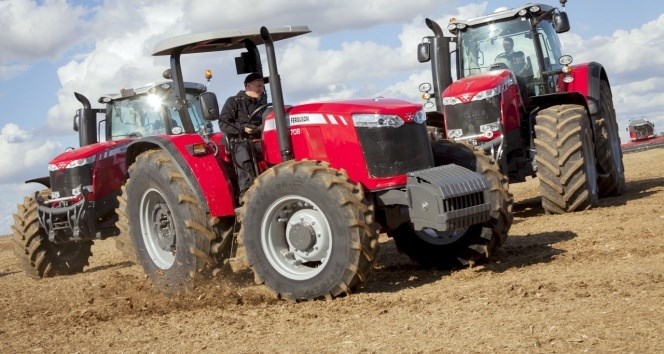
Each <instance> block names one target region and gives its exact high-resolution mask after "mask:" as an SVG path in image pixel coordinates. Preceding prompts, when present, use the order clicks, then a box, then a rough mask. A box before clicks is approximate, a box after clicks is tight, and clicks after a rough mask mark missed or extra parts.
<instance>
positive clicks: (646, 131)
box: [627, 119, 657, 141]
mask: <svg viewBox="0 0 664 354" xmlns="http://www.w3.org/2000/svg"><path fill="white" fill-rule="evenodd" d="M627 131H628V132H629V140H630V141H642V140H646V139H653V138H655V137H657V136H656V135H655V123H652V122H649V121H647V120H645V119H633V120H630V121H629V126H628V127H627Z"/></svg>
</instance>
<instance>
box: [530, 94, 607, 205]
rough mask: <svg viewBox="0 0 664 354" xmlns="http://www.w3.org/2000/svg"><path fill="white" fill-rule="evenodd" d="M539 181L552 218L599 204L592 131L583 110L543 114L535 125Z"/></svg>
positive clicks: (562, 108) (564, 108) (574, 107)
mask: <svg viewBox="0 0 664 354" xmlns="http://www.w3.org/2000/svg"><path fill="white" fill-rule="evenodd" d="M535 136H536V138H535V148H536V149H537V156H536V161H537V177H538V178H539V181H540V194H541V195H542V207H543V208H544V210H545V211H546V212H547V213H548V214H563V213H567V212H573V211H578V210H584V209H588V208H591V207H593V206H595V205H596V204H597V201H598V190H599V188H598V185H597V170H596V161H595V148H594V144H593V137H592V129H591V127H590V120H589V119H588V114H587V112H586V109H585V108H584V107H583V106H579V105H569V104H568V105H559V106H553V107H549V108H546V109H543V110H541V111H540V112H539V113H538V114H537V120H536V124H535Z"/></svg>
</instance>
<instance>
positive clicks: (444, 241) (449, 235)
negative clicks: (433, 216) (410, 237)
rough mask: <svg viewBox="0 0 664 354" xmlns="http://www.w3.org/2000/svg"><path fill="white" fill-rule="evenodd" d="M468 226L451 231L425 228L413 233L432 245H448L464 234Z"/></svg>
mask: <svg viewBox="0 0 664 354" xmlns="http://www.w3.org/2000/svg"><path fill="white" fill-rule="evenodd" d="M466 231H468V228H467V227H465V228H462V229H456V230H451V231H437V230H434V229H429V228H425V229H422V230H420V231H415V234H417V236H418V237H419V238H421V239H422V240H424V241H426V242H428V243H431V244H434V245H439V246H440V245H449V244H450V243H454V242H457V241H458V240H459V239H460V238H462V237H463V235H465V234H466Z"/></svg>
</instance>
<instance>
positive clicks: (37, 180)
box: [25, 176, 51, 188]
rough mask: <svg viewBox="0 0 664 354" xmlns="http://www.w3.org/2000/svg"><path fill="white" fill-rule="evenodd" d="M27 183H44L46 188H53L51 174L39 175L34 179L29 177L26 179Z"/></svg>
mask: <svg viewBox="0 0 664 354" xmlns="http://www.w3.org/2000/svg"><path fill="white" fill-rule="evenodd" d="M25 183H26V184H27V183H39V184H41V185H44V186H45V187H46V188H51V178H50V177H49V176H45V177H37V178H33V179H29V180H27V181H25Z"/></svg>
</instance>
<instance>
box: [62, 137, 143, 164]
mask: <svg viewBox="0 0 664 354" xmlns="http://www.w3.org/2000/svg"><path fill="white" fill-rule="evenodd" d="M129 141H131V139H122V140H115V141H104V142H101V143H97V144H92V145H88V146H84V147H81V148H77V149H74V150H71V151H65V152H63V153H62V154H60V155H58V156H56V157H54V158H53V160H51V162H50V163H49V165H54V167H55V168H56V169H58V170H59V169H63V168H66V167H67V164H68V163H69V162H71V161H76V160H80V159H89V160H90V161H89V162H94V161H96V159H97V155H98V154H99V153H100V152H109V153H110V152H111V151H113V150H114V149H115V150H118V152H119V151H120V150H123V148H124V150H126V147H127V143H128V142H129Z"/></svg>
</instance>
